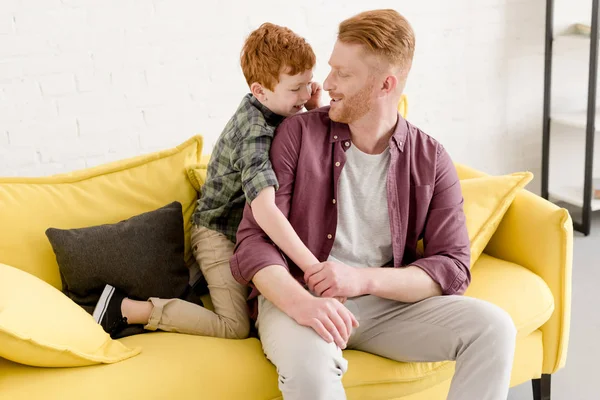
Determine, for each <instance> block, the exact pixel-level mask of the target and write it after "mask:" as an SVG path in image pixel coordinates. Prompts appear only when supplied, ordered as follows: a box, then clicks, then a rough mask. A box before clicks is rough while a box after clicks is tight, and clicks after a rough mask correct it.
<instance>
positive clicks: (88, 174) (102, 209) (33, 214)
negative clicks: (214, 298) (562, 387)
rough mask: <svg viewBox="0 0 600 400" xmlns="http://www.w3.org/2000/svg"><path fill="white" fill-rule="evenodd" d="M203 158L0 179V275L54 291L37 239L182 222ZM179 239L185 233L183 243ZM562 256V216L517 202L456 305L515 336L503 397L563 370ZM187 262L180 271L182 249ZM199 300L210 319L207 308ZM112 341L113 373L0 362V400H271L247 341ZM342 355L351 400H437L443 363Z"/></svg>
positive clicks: (446, 373) (568, 237)
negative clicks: (170, 211) (507, 320)
mask: <svg viewBox="0 0 600 400" xmlns="http://www.w3.org/2000/svg"><path fill="white" fill-rule="evenodd" d="M201 149H202V138H201V137H194V138H192V139H190V140H188V141H187V142H186V143H184V144H182V145H180V146H177V147H176V148H174V149H171V150H165V151H161V152H158V153H154V154H150V155H145V156H140V157H136V158H133V159H130V160H124V161H119V162H115V163H111V164H107V165H104V166H99V167H96V168H90V169H87V170H83V171H77V172H73V173H69V174H64V175H59V176H54V177H47V178H4V179H0V221H2V224H1V225H0V263H4V264H8V265H11V266H14V267H17V268H19V269H21V270H24V271H26V272H28V273H31V274H33V275H35V276H37V277H40V278H41V279H43V280H44V281H46V282H48V283H50V284H52V285H53V286H55V287H57V288H60V276H59V273H58V266H57V264H56V259H55V257H54V254H53V252H52V249H51V247H50V244H49V243H48V240H47V239H46V237H45V235H44V231H45V229H46V228H48V227H50V226H53V227H59V228H60V227H65V228H66V227H71V228H74V227H82V226H90V225H96V224H100V223H112V222H117V221H119V220H122V219H125V218H128V217H130V216H133V215H136V214H139V213H141V212H144V211H148V210H152V209H155V208H158V207H160V206H162V205H164V204H167V203H169V202H171V201H173V200H178V201H180V202H181V203H182V204H183V211H184V214H185V215H186V220H189V218H188V217H189V216H190V215H191V212H192V210H193V206H194V203H195V200H196V197H197V191H196V189H195V187H198V186H199V185H201V184H202V179H203V173H202V164H203V162H205V161H206V158H203V157H202V156H201V152H202V151H201ZM203 160H204V161H203ZM457 169H458V172H459V175H460V177H461V178H471V177H476V176H480V175H482V174H481V173H480V172H477V171H475V170H473V169H470V168H468V167H465V166H460V165H457ZM189 228H190V226H189V223H188V224H186V235H187V237H189ZM188 243H189V240H188ZM571 249H572V227H571V220H570V217H569V215H568V213H567V212H566V211H565V210H563V209H561V208H558V207H557V206H555V205H553V204H551V203H549V202H547V201H545V200H543V199H542V198H540V197H538V196H535V195H533V194H531V193H530V192H527V191H524V190H522V191H520V192H519V194H518V195H517V197H516V199H515V200H514V202H513V204H512V206H511V207H510V208H509V210H508V212H507V213H506V215H505V216H504V218H503V220H502V222H501V224H500V226H499V227H498V229H497V231H496V233H495V234H494V236H493V237H492V239H491V241H490V242H489V244H488V246H487V248H486V250H485V253H484V254H482V256H481V257H480V258H479V259H478V261H477V262H476V263H475V265H474V266H473V270H472V271H473V280H472V284H471V286H470V288H469V290H468V291H467V294H466V295H467V296H474V297H478V298H481V299H485V300H489V301H491V302H493V303H495V304H497V305H499V306H500V307H502V308H503V309H505V310H507V311H508V312H509V313H510V315H511V316H512V317H513V320H514V321H515V324H516V326H517V329H518V340H517V349H516V355H515V363H514V368H513V372H512V379H511V385H518V384H520V383H523V382H525V381H528V380H531V379H537V378H540V376H541V375H542V374H552V373H553V372H555V371H556V370H558V369H559V368H561V367H562V366H564V364H565V358H566V354H567V342H568V334H569V313H570V287H571V259H572V253H571ZM186 254H187V257H188V260H189V255H190V254H189V245H186ZM33 295H34V294H33ZM204 300H205V304H207V306H208V307H210V306H211V305H210V299H209V298H207V297H205V298H204ZM0 311H1V310H0ZM23 317H24V318H27V316H23ZM57 323H60V321H57ZM120 341H121V342H122V343H123V344H125V345H126V346H129V347H140V348H141V349H142V352H141V354H139V355H137V356H135V357H132V358H129V359H127V360H124V361H121V362H118V363H115V364H100V365H93V366H86V367H75V368H39V367H31V366H27V365H21V364H17V363H14V362H11V361H8V360H6V359H2V358H0V398H1V399H11V400H12V399H15V400H16V399H27V400H29V399H61V400H62V399H83V398H85V399H107V398H110V399H138V398H144V399H244V400H252V399H257V400H259V399H260V400H268V399H279V398H281V394H280V392H279V390H278V388H277V374H276V371H275V368H274V367H273V365H272V364H271V363H270V362H269V361H268V360H267V359H266V358H265V356H264V355H263V353H262V350H261V346H260V342H259V341H258V339H256V338H250V339H246V340H226V339H215V338H206V337H199V336H190V335H182V334H173V333H164V332H156V333H148V334H144V335H138V336H131V337H127V338H124V339H121V340H120ZM344 355H345V357H346V358H347V359H348V361H349V371H348V373H347V374H346V375H345V376H344V380H343V382H344V386H345V387H346V390H347V394H348V398H349V399H403V400H417V399H418V400H421V399H423V400H424V399H427V400H431V399H443V398H445V396H446V393H447V391H448V387H449V384H450V379H451V377H452V373H453V368H454V364H453V363H452V362H439V363H400V362H395V361H391V360H388V359H385V358H381V357H378V356H375V355H371V354H367V353H363V352H359V351H352V350H347V351H345V352H344ZM536 382H539V381H536Z"/></svg>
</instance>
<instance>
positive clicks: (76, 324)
mask: <svg viewBox="0 0 600 400" xmlns="http://www.w3.org/2000/svg"><path fill="white" fill-rule="evenodd" d="M139 352H140V349H139V348H133V349H130V348H127V347H126V346H124V345H123V344H121V343H119V342H117V341H115V340H112V339H111V338H110V336H109V335H108V334H107V333H106V332H104V330H103V329H102V327H101V326H100V325H98V324H97V323H96V322H95V321H94V319H93V318H92V316H91V315H89V314H88V313H86V312H85V311H84V310H83V309H82V308H81V307H79V306H78V305H77V304H75V303H73V302H72V301H71V300H70V299H69V298H67V297H66V296H65V295H64V294H62V293H61V292H60V291H58V290H57V289H56V288H54V287H52V286H50V285H49V284H48V283H46V282H44V281H42V280H41V279H39V278H37V277H35V276H33V275H31V274H28V273H27V272H24V271H21V270H19V269H17V268H14V267H10V266H8V265H4V264H0V357H4V358H6V359H9V360H12V361H15V362H18V363H22V364H27V365H32V366H38V367H77V366H84V365H92V364H98V363H114V362H117V361H122V360H124V359H127V358H129V357H132V356H135V355H136V354H139Z"/></svg>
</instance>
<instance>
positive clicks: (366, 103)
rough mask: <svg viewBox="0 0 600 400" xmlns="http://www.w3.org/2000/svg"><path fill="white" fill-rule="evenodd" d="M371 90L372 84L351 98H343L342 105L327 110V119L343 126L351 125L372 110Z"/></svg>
mask: <svg viewBox="0 0 600 400" xmlns="http://www.w3.org/2000/svg"><path fill="white" fill-rule="evenodd" d="M372 90H373V83H372V82H371V83H369V84H367V85H365V87H363V88H362V89H361V90H359V91H358V92H357V93H356V94H354V95H353V96H351V97H344V99H343V100H342V104H340V106H338V107H336V109H335V110H334V109H333V108H330V109H329V118H331V120H332V121H335V122H341V123H344V124H351V123H353V122H355V121H357V120H359V119H361V118H362V117H364V116H365V115H367V113H368V112H369V111H371V108H372V100H371V91H372Z"/></svg>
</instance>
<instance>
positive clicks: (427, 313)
mask: <svg viewBox="0 0 600 400" xmlns="http://www.w3.org/2000/svg"><path fill="white" fill-rule="evenodd" d="M344 305H345V306H346V307H347V308H348V309H349V310H350V311H351V312H352V313H353V314H354V315H355V316H356V318H357V319H358V321H359V324H360V326H359V327H358V328H357V329H354V331H353V332H352V334H351V336H350V339H349V341H348V346H347V347H348V349H354V350H361V351H365V352H368V353H372V354H377V355H379V356H382V357H386V358H390V359H392V360H397V361H404V362H418V361H444V360H456V372H455V374H454V378H453V379H452V384H451V386H450V393H449V394H448V399H452V400H459V399H460V400H506V397H507V395H508V386H509V381H510V373H511V368H512V363H513V356H514V347H515V339H516V329H515V327H514V324H513V322H512V320H511V318H510V316H509V315H508V314H507V313H506V312H504V311H503V310H502V309H500V308H499V307H497V306H495V305H493V304H491V303H487V302H485V301H481V300H477V299H473V298H469V297H463V296H437V297H432V298H429V299H426V300H423V301H420V302H418V303H413V304H406V303H400V302H397V301H393V300H387V299H382V298H380V297H376V296H370V295H369V296H362V297H357V298H353V299H348V300H347V301H346V303H345V304H344ZM257 327H258V332H259V335H260V339H261V342H262V346H263V350H264V352H265V355H266V356H267V358H269V360H271V362H272V363H273V364H275V366H276V367H277V372H278V374H279V389H280V390H281V392H282V393H283V397H284V399H285V400H293V399H302V400H304V399H311V400H337V399H345V398H346V395H345V393H344V388H343V386H342V376H343V375H344V373H345V372H346V370H347V368H348V362H347V361H346V360H345V359H344V357H343V355H342V351H341V350H340V348H339V347H337V346H336V345H335V344H334V343H327V342H325V341H324V340H323V339H322V338H321V337H320V336H319V335H317V333H315V332H314V331H313V330H312V329H311V328H308V327H305V326H301V325H299V324H297V323H296V321H294V320H293V319H292V318H290V317H289V316H287V315H286V314H285V313H283V312H282V311H280V310H279V309H278V308H277V307H276V306H275V305H274V304H273V303H271V302H270V301H269V300H267V299H265V298H264V297H263V296H260V297H259V301H258V321H257Z"/></svg>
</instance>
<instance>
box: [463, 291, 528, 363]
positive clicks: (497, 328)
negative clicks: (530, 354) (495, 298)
mask: <svg viewBox="0 0 600 400" xmlns="http://www.w3.org/2000/svg"><path fill="white" fill-rule="evenodd" d="M473 312H474V315H473V320H474V321H477V322H476V323H477V335H478V336H479V338H478V340H480V341H483V342H484V345H485V347H486V349H488V350H489V351H490V352H493V353H494V354H495V355H496V356H498V357H502V358H506V359H507V361H510V360H512V358H513V356H514V347H515V341H516V336H517V329H516V328H515V324H514V322H513V320H512V318H511V317H510V315H509V314H508V313H507V312H506V311H504V310H503V309H501V308H500V307H498V306H496V305H494V304H491V303H488V302H484V301H480V302H478V303H477V306H476V307H475V309H474V310H473Z"/></svg>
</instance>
